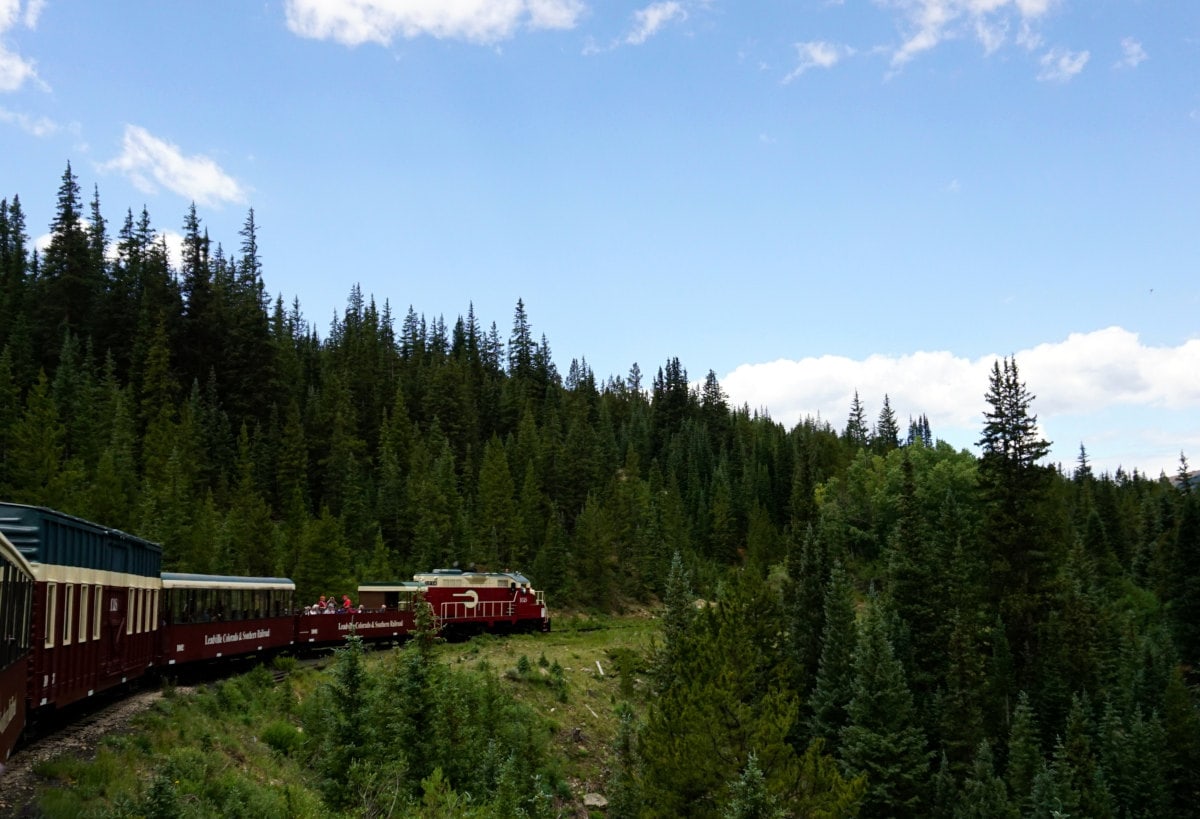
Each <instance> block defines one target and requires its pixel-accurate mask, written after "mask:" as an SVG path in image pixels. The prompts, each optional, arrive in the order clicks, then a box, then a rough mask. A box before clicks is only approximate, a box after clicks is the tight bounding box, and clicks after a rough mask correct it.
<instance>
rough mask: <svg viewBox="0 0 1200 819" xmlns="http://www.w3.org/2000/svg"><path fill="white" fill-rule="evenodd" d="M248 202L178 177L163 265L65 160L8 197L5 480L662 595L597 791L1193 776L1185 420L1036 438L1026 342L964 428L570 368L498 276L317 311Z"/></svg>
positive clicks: (318, 565) (729, 791) (1011, 786)
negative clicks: (237, 227)
mask: <svg viewBox="0 0 1200 819" xmlns="http://www.w3.org/2000/svg"><path fill="white" fill-rule="evenodd" d="M257 231H258V228H257V225H256V222H255V214H254V211H253V210H251V211H249V212H248V214H247V216H246V219H245V222H244V225H243V227H242V230H241V231H240V233H239V235H238V237H236V238H232V239H230V240H229V249H226V247H225V246H223V244H222V243H221V242H219V241H216V240H214V239H213V238H210V237H209V235H208V233H207V231H206V230H205V228H204V227H203V223H202V220H201V218H200V215H199V214H198V213H197V210H196V208H195V206H194V205H193V206H192V207H191V208H189V209H188V211H187V212H186V213H185V214H184V215H183V221H182V235H183V253H182V261H181V263H180V264H179V265H178V268H176V266H175V265H174V264H173V263H172V262H171V261H170V259H169V255H168V252H167V247H166V243H165V239H164V238H163V235H162V234H161V233H160V231H159V229H158V228H156V227H155V226H154V225H152V223H151V219H150V215H149V214H148V213H147V212H146V210H145V209H144V208H143V210H142V211H141V212H140V213H136V214H135V213H134V212H133V210H127V211H126V213H125V215H124V217H123V218H121V219H119V220H115V221H111V222H110V221H109V220H108V219H107V218H106V217H105V216H104V215H103V214H102V210H101V205H100V195H99V190H98V189H94V192H93V194H92V196H91V197H90V200H88V199H85V198H84V195H83V193H82V192H81V189H80V185H79V181H78V178H77V177H76V176H75V174H74V172H73V171H72V169H71V167H70V165H68V166H67V168H66V170H65V172H64V173H63V176H62V178H61V183H60V186H59V188H58V197H57V206H56V212H55V213H54V214H53V218H52V221H51V222H50V225H49V232H50V241H49V244H48V245H47V246H46V247H45V248H44V250H41V251H38V250H35V249H34V248H33V247H32V244H31V239H30V227H29V226H28V225H27V224H26V215H25V213H24V212H23V210H22V206H21V202H20V198H19V196H18V195H15V194H14V195H12V196H11V198H6V199H3V200H0V497H3V498H5V499H6V500H10V501H13V502H19V503H28V504H34V505H40V506H47V507H51V508H54V509H58V510H61V511H64V512H67V513H70V514H74V515H77V516H80V517H83V518H86V519H89V520H95V521H98V522H102V523H103V524H104V525H107V526H112V527H115V528H120V529H124V530H127V531H130V532H133V533H135V534H137V535H140V536H142V537H145V538H149V539H151V540H154V541H157V542H160V543H161V544H162V545H163V550H164V569H165V570H170V571H188V572H205V573H215V574H237V575H255V576H286V577H290V578H292V579H293V580H294V581H295V583H296V587H297V593H298V596H299V598H300V602H309V601H311V600H315V599H316V597H317V595H319V594H329V593H335V594H340V593H342V592H343V591H347V590H350V591H352V590H353V589H354V588H355V587H356V586H357V585H358V583H360V582H364V581H383V580H399V579H407V578H409V577H410V576H411V575H412V573H413V572H415V571H426V570H429V569H431V568H435V567H449V566H456V565H457V566H461V567H466V566H471V565H473V566H476V567H478V568H480V569H486V570H506V569H512V570H520V571H523V572H525V573H526V574H527V575H528V576H529V577H530V578H531V579H532V581H533V583H534V585H535V587H537V588H540V589H545V590H546V593H547V599H548V601H549V604H550V606H551V609H552V611H553V612H555V613H556V614H557V613H558V612H561V611H564V610H570V611H576V612H595V613H622V612H628V611H634V610H639V611H653V612H655V613H656V616H658V617H659V618H660V620H661V625H662V631H661V637H660V638H659V640H658V642H657V643H656V646H655V649H654V651H652V652H651V653H650V654H649V655H648V656H646V657H644V658H641V659H642V665H643V666H644V668H643V669H642V670H643V672H644V676H645V678H646V679H647V680H648V681H649V682H648V686H649V692H648V695H647V697H646V699H645V707H644V708H641V709H639V710H638V711H637V712H636V713H634V712H633V711H630V712H628V713H626V714H625V717H626V718H625V720H624V722H623V723H622V725H623V728H622V737H621V739H620V743H619V745H618V748H617V755H616V756H617V759H618V760H619V764H617V765H616V766H615V767H614V770H613V771H612V774H611V778H610V782H609V784H610V804H609V808H608V814H607V815H609V816H663V817H671V816H681V815H695V816H730V817H732V816H745V817H749V816H763V817H766V816H831V817H832V816H848V815H859V816H863V817H887V816H930V817H1009V816H1012V817H1017V816H1032V817H1066V816H1070V817H1168V816H1192V815H1196V813H1197V812H1198V811H1200V807H1197V806H1198V805H1200V802H1198V798H1200V711H1198V703H1200V699H1198V692H1197V688H1196V686H1197V682H1198V681H1200V677H1198V676H1197V669H1196V665H1197V662H1198V661H1200V491H1197V489H1196V488H1195V487H1194V486H1193V482H1192V478H1191V477H1190V474H1189V468H1188V465H1187V462H1186V460H1185V459H1184V458H1183V457H1182V456H1181V459H1180V468H1179V472H1178V474H1177V475H1173V476H1169V477H1168V476H1161V475H1160V476H1147V475H1142V474H1139V473H1138V472H1137V471H1136V470H1135V471H1133V472H1132V473H1127V472H1125V471H1123V470H1120V469H1119V470H1117V472H1116V473H1115V474H1108V473H1104V474H1097V473H1095V472H1094V471H1093V470H1092V468H1091V466H1090V465H1089V462H1088V457H1087V452H1086V449H1085V448H1084V447H1083V446H1080V449H1079V457H1078V461H1077V462H1076V463H1075V464H1073V465H1072V466H1071V468H1069V469H1067V468H1064V467H1063V466H1062V465H1052V464H1047V463H1045V461H1046V455H1047V452H1048V449H1049V444H1048V442H1046V441H1044V440H1042V439H1041V438H1040V437H1039V436H1040V433H1039V430H1038V427H1037V416H1036V406H1035V401H1036V397H1035V395H1034V394H1033V393H1032V392H1031V391H1030V388H1029V387H1027V385H1026V384H1025V382H1024V381H1023V380H1022V379H1021V376H1020V373H1019V371H1018V362H1017V361H1016V360H1014V359H1004V360H1002V361H997V362H996V363H995V365H994V367H993V369H992V372H991V377H990V380H989V383H987V384H981V385H980V397H981V401H980V438H979V450H980V454H979V455H975V454H972V453H971V452H968V451H966V450H956V449H954V448H953V447H951V446H949V445H948V444H946V443H945V442H943V441H939V440H938V439H937V438H936V436H935V434H934V432H935V431H934V430H931V429H930V426H929V423H928V421H927V420H926V418H925V417H924V416H921V417H917V418H909V419H907V422H906V423H905V422H904V421H902V420H901V419H899V418H897V417H896V415H895V413H894V412H893V411H892V409H891V407H890V404H889V401H888V398H887V396H880V397H879V398H880V405H881V409H880V411H879V412H878V414H877V415H876V416H874V417H872V416H871V415H869V414H868V412H867V409H866V406H865V404H864V403H863V402H862V401H860V400H859V398H858V397H857V395H856V396H855V399H854V401H853V403H852V405H851V406H850V407H848V414H847V420H846V422H845V425H844V426H837V427H835V426H834V425H832V424H831V423H829V422H828V421H827V420H822V419H814V418H808V419H805V420H803V421H802V422H800V423H798V424H796V425H795V426H794V427H792V428H790V429H788V428H785V427H784V426H783V425H781V424H779V423H777V422H775V421H773V420H772V419H771V418H770V417H769V415H768V414H767V413H766V412H764V411H752V410H751V409H750V408H748V407H735V406H730V404H729V401H728V398H727V396H726V395H725V394H724V393H723V391H722V388H721V386H720V384H719V382H718V380H717V377H716V375H715V373H713V372H712V371H711V370H710V371H708V373H707V375H706V377H704V378H702V379H693V378H691V377H690V376H689V374H688V371H687V369H686V368H685V367H684V365H683V363H682V362H680V361H679V360H678V359H677V358H671V359H669V360H667V361H665V362H662V363H661V364H659V365H658V366H657V367H655V368H654V369H653V371H647V372H645V373H643V371H642V370H641V368H640V367H639V366H638V365H637V364H636V363H635V364H633V365H632V366H631V368H630V370H629V372H628V373H627V374H625V375H623V376H611V375H610V376H603V377H598V376H597V375H596V374H595V373H594V372H593V371H592V369H591V368H590V367H589V365H588V363H587V361H586V359H578V360H572V361H571V362H570V363H569V365H566V366H565V371H564V369H560V367H559V366H558V365H556V363H555V361H554V359H553V356H552V353H551V348H550V343H549V340H548V339H547V338H546V337H545V336H544V335H541V336H539V334H538V333H537V332H536V331H535V330H534V326H533V322H532V320H531V318H530V316H529V315H527V313H526V310H525V306H524V303H523V301H521V300H517V301H516V306H515V311H514V314H513V316H512V318H511V321H505V322H503V323H502V325H501V326H498V325H497V323H496V322H495V321H487V320H486V319H481V318H480V317H479V316H477V315H476V314H475V311H474V308H473V307H472V306H471V305H470V304H467V305H464V307H465V314H463V315H459V316H457V317H455V318H454V320H453V321H449V322H448V321H447V320H446V319H445V318H444V317H443V316H440V315H439V316H436V317H427V316H425V315H424V314H422V313H420V312H418V311H416V310H415V309H414V308H413V307H409V308H408V309H407V310H406V311H405V312H404V313H403V315H400V314H398V313H393V310H392V307H391V305H390V304H389V303H388V302H387V301H385V302H384V303H383V304H382V305H379V304H376V302H375V301H374V299H373V298H365V297H364V295H363V294H362V292H361V290H360V289H359V288H358V287H357V286H355V287H352V288H351V290H350V292H349V295H348V299H347V303H346V306H345V308H344V310H341V311H340V312H339V313H338V314H336V315H335V316H334V317H333V318H332V320H331V322H330V324H329V326H328V327H327V328H325V329H324V330H321V331H319V330H318V328H317V327H316V326H315V325H314V323H313V322H311V321H309V320H308V319H307V318H306V317H305V316H304V314H303V313H302V311H301V306H300V302H299V300H298V299H296V298H293V299H292V300H291V301H290V302H285V301H284V298H283V297H282V296H275V297H272V296H270V295H269V294H268V291H267V289H266V285H265V281H264V269H265V264H266V263H265V261H264V260H263V259H262V258H261V257H260V255H259V251H258V243H257ZM37 232H39V233H40V232H41V229H40V227H39V229H38V231H37ZM485 325H486V326H485ZM450 784H451V785H452V786H453V784H454V783H450Z"/></svg>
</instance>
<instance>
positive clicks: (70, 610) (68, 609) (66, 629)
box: [62, 583, 75, 646]
mask: <svg viewBox="0 0 1200 819" xmlns="http://www.w3.org/2000/svg"><path fill="white" fill-rule="evenodd" d="M74 627H75V586H73V585H72V584H70V583H68V584H67V585H65V586H63V641H62V644H63V645H64V646H69V645H71V629H73V628H74Z"/></svg>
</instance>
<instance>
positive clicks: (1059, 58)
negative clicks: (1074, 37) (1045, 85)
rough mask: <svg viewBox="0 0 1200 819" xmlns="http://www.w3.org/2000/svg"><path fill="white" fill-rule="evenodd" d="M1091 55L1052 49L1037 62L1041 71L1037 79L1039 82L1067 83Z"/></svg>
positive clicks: (1081, 68) (1084, 52) (1063, 49)
mask: <svg viewBox="0 0 1200 819" xmlns="http://www.w3.org/2000/svg"><path fill="white" fill-rule="evenodd" d="M1090 57H1091V54H1090V53H1089V52H1087V51H1068V50H1067V49H1065V48H1052V49H1050V50H1049V51H1047V52H1046V53H1045V54H1043V55H1042V59H1041V60H1039V63H1040V65H1041V70H1040V71H1038V75H1037V78H1038V80H1040V81H1041V82H1067V81H1068V80H1070V79H1071V78H1072V77H1074V76H1075V75H1076V74H1078V73H1079V72H1080V71H1082V70H1083V67H1084V66H1085V65H1087V61H1088V58H1090Z"/></svg>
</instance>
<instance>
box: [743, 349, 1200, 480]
mask: <svg viewBox="0 0 1200 819" xmlns="http://www.w3.org/2000/svg"><path fill="white" fill-rule="evenodd" d="M1005 355H1011V356H1012V357H1014V358H1015V359H1016V361H1017V364H1018V367H1019V369H1020V376H1021V380H1022V381H1024V382H1025V383H1026V384H1027V386H1028V387H1029V390H1030V391H1031V392H1032V393H1033V394H1034V395H1036V396H1037V399H1036V400H1035V401H1034V405H1033V407H1032V410H1033V412H1034V413H1036V414H1037V415H1038V417H1039V421H1040V422H1041V424H1042V426H1043V428H1044V429H1049V430H1051V432H1052V434H1051V436H1050V437H1051V439H1052V440H1055V439H1057V440H1055V447H1054V452H1053V457H1054V458H1055V459H1056V460H1059V461H1061V462H1064V463H1067V464H1070V463H1071V462H1073V460H1074V457H1075V455H1077V454H1078V447H1079V444H1080V442H1083V443H1085V444H1086V445H1088V449H1089V452H1090V453H1092V454H1093V455H1095V454H1096V453H1095V452H1094V450H1093V447H1092V446H1091V443H1090V442H1092V441H1102V442H1104V446H1105V448H1106V451H1107V450H1112V451H1113V452H1114V453H1120V457H1118V455H1116V454H1114V455H1111V456H1109V457H1101V458H1098V459H1097V463H1099V464H1102V465H1104V464H1107V465H1108V466H1109V467H1110V468H1115V466H1117V465H1120V462H1122V461H1123V464H1124V466H1125V468H1126V469H1127V470H1128V469H1130V468H1133V467H1139V468H1142V469H1143V471H1146V472H1149V473H1152V474H1153V475H1157V474H1158V473H1159V471H1160V470H1161V469H1167V470H1168V471H1169V470H1170V468H1171V464H1172V462H1173V461H1177V460H1178V456H1179V452H1180V449H1181V448H1183V447H1186V445H1187V444H1188V443H1189V442H1190V443H1191V444H1192V446H1198V445H1200V436H1197V434H1196V432H1195V429H1194V427H1195V425H1194V423H1188V420H1187V419H1192V418H1194V417H1195V413H1196V411H1197V410H1198V409H1200V379H1197V378H1196V373H1197V372H1200V339H1193V340H1189V341H1187V342H1185V343H1184V344H1181V345H1180V346H1178V347H1151V346H1147V345H1145V344H1143V343H1142V342H1141V340H1140V339H1139V337H1138V335H1137V334H1136V333H1133V332H1130V331H1128V330H1125V329H1122V328H1120V327H1109V328H1107V329H1104V330H1097V331H1095V332H1090V333H1073V334H1071V335H1070V336H1068V337H1067V338H1066V339H1065V340H1064V341H1059V342H1054V343H1047V344H1040V345H1038V346H1036V347H1033V348H1032V349H1027V350H1019V351H1016V352H1015V353H1014V352H1012V351H1006V352H1002V353H997V354H995V355H987V356H983V357H981V358H978V359H973V360H972V359H968V358H963V357H961V356H956V355H954V354H953V353H950V352H946V351H934V352H916V353H911V354H907V355H900V356H883V355H872V356H870V357H868V358H866V359H862V360H856V359H851V358H847V357H844V356H831V355H830V356H821V357H819V358H804V359H800V360H788V359H780V360H778V361H771V362H766V363H760V364H743V365H741V366H740V367H738V368H737V369H735V370H734V371H733V372H731V373H729V374H728V375H727V376H725V378H723V379H721V385H722V387H723V388H724V389H725V391H726V393H727V394H728V395H729V397H730V399H731V401H732V403H734V404H735V405H742V404H746V405H748V406H749V407H750V408H751V409H765V410H766V411H767V412H768V413H769V414H770V416H771V417H772V418H774V419H775V420H776V421H779V422H780V423H783V424H785V425H786V426H789V427H790V426H792V425H794V424H795V423H797V422H799V421H801V420H803V419H805V418H820V419H823V420H825V421H828V422H829V423H830V424H831V425H832V426H833V427H834V428H835V429H838V430H840V429H841V428H842V427H844V426H845V423H846V418H847V415H848V413H849V409H850V403H851V401H852V400H853V398H854V393H855V391H856V390H857V392H858V394H859V396H860V398H861V399H862V401H863V403H864V405H865V406H866V407H867V410H868V412H867V416H868V418H870V419H872V420H873V415H872V413H873V412H878V409H879V407H880V406H881V405H882V402H883V396H884V395H885V394H886V395H887V396H888V399H889V402H890V404H891V406H892V408H893V410H894V411H895V412H896V415H897V417H898V418H899V419H900V420H901V427H902V428H903V427H904V426H905V423H906V421H907V419H908V418H909V417H910V416H911V417H918V416H920V415H922V414H924V415H926V416H927V417H928V418H929V423H930V426H931V428H932V429H933V432H934V435H935V437H945V438H946V439H947V440H952V441H954V442H955V444H956V445H958V446H970V445H972V444H974V442H975V440H976V439H977V438H978V435H979V430H980V429H982V418H983V411H984V409H985V407H986V402H985V400H984V395H985V393H986V392H987V388H988V377H989V374H990V372H991V368H992V365H993V364H994V362H995V361H996V360H997V359H998V358H1001V357H1003V356H1005ZM872 406H873V407H874V410H872ZM1130 414H1136V415H1139V416H1142V417H1141V418H1140V420H1139V421H1138V422H1137V423H1136V424H1135V423H1134V422H1131V421H1129V420H1128V418H1127V416H1128V415H1130ZM1175 415H1178V416H1179V417H1180V418H1181V419H1184V421H1183V424H1182V429H1184V430H1186V431H1184V432H1179V431H1176V430H1168V429H1163V426H1164V425H1166V424H1167V423H1168V419H1171V418H1172V417H1173V416H1175ZM1118 417H1119V418H1120V421H1119V422H1118V421H1116V420H1113V419H1115V418H1118ZM1147 418H1150V419H1153V420H1147ZM1139 459H1141V463H1140V464H1139ZM1193 460H1195V458H1193Z"/></svg>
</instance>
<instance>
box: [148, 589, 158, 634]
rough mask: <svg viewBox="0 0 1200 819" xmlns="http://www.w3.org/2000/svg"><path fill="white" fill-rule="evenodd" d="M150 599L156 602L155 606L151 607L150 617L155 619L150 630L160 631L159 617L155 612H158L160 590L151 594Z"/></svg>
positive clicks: (151, 622)
mask: <svg viewBox="0 0 1200 819" xmlns="http://www.w3.org/2000/svg"><path fill="white" fill-rule="evenodd" d="M150 599H151V600H153V601H154V605H152V606H150V616H151V617H153V618H154V619H153V620H151V621H150V628H151V629H152V630H154V631H158V617H157V616H156V615H155V612H157V611H158V589H155V590H154V591H152V592H150Z"/></svg>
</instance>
